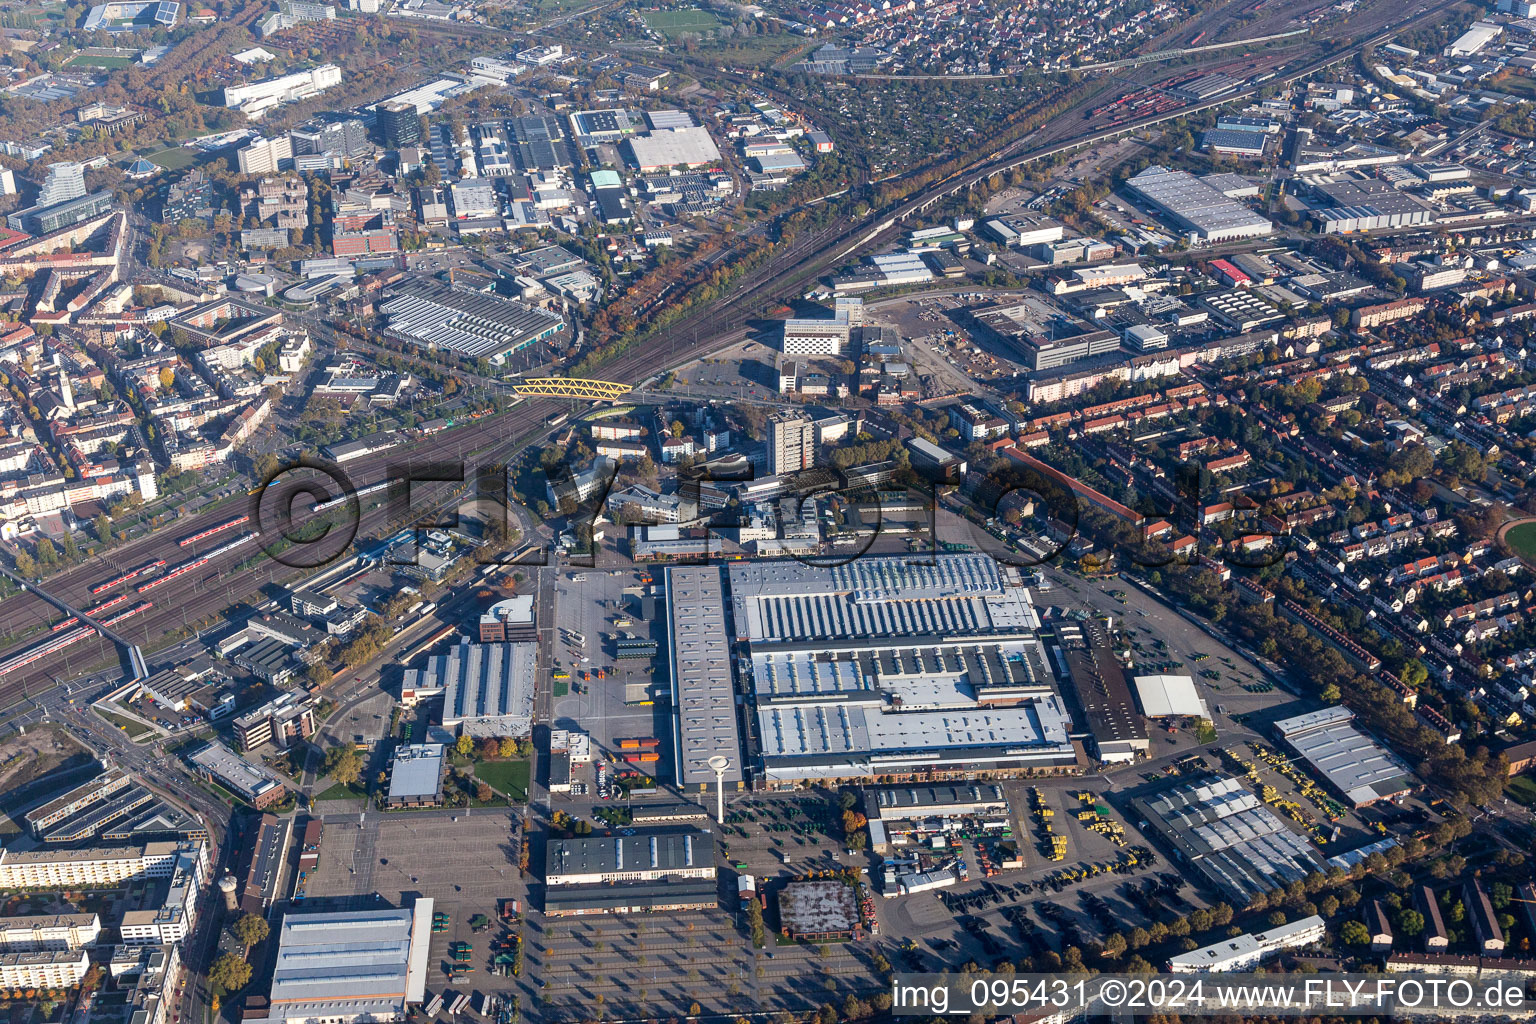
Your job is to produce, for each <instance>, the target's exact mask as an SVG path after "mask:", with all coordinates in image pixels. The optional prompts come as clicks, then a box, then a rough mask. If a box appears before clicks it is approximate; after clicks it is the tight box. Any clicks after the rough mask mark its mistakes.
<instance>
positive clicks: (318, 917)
mask: <svg viewBox="0 0 1536 1024" xmlns="http://www.w3.org/2000/svg"><path fill="white" fill-rule="evenodd" d="M432 907H433V902H432V900H431V899H428V898H426V897H418V898H417V900H416V902H415V903H414V904H413V905H412V906H411V907H410V908H409V909H398V910H367V911H340V912H335V913H318V914H293V913H290V914H289V915H288V916H287V917H285V918H283V924H282V927H281V928H280V929H279V930H278V933H277V944H278V945H277V961H276V963H275V965H274V967H273V971H272V989H271V994H270V996H269V997H268V1001H267V1002H268V1010H267V1017H266V1018H265V1020H264V1021H262V1020H261V1019H259V1018H258V1019H253V1017H252V1015H251V1011H250V1008H249V1007H247V1009H246V1017H245V1024H289V1022H295V1024H298V1022H314V1021H324V1022H325V1024H364V1022H368V1024H376V1022H382V1021H397V1020H404V1019H405V1018H406V1014H407V1007H408V1006H410V1005H415V1004H420V1003H421V1002H423V1001H424V1000H425V998H426V983H427V971H428V969H429V966H430V965H429V957H428V953H429V950H430V946H431V940H432Z"/></svg>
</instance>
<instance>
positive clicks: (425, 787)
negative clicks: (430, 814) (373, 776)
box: [388, 743, 445, 807]
mask: <svg viewBox="0 0 1536 1024" xmlns="http://www.w3.org/2000/svg"><path fill="white" fill-rule="evenodd" d="M444 749H445V748H444V747H443V745H442V744H441V743H414V744H405V745H403V746H400V747H396V748H395V754H394V756H393V757H392V758H390V762H389V795H388V804H389V806H390V807H435V806H437V805H438V804H440V803H442V802H443V752H444Z"/></svg>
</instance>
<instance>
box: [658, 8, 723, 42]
mask: <svg viewBox="0 0 1536 1024" xmlns="http://www.w3.org/2000/svg"><path fill="white" fill-rule="evenodd" d="M644 17H645V23H646V24H647V25H649V26H651V28H653V29H655V30H656V31H657V32H660V33H661V34H662V35H664V36H667V37H668V38H673V39H675V38H677V37H678V36H679V35H682V34H683V33H684V32H697V33H698V34H700V35H703V34H704V33H705V32H708V31H710V30H711V29H716V28H719V27H720V19H719V18H717V17H715V16H714V15H713V14H711V13H709V12H708V11H696V10H682V11H647V12H646V13H645V15H644Z"/></svg>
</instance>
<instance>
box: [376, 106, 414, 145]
mask: <svg viewBox="0 0 1536 1024" xmlns="http://www.w3.org/2000/svg"><path fill="white" fill-rule="evenodd" d="M378 113H379V121H378V126H379V138H380V139H382V140H383V142H384V145H385V146H387V147H389V148H390V149H400V148H401V147H403V146H419V145H421V141H422V134H421V115H420V114H418V113H417V112H416V106H415V105H414V104H411V103H385V104H382V105H380V107H379V110H378Z"/></svg>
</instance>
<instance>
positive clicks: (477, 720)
mask: <svg viewBox="0 0 1536 1024" xmlns="http://www.w3.org/2000/svg"><path fill="white" fill-rule="evenodd" d="M538 652H539V645H538V644H537V643H490V644H476V643H470V642H469V641H468V640H463V641H461V642H460V643H459V645H458V646H457V647H455V648H454V649H453V650H451V651H449V652H448V653H447V654H439V655H435V656H433V657H431V658H428V659H427V664H426V666H425V667H424V668H420V669H407V670H406V673H405V677H404V680H403V682H402V685H401V691H402V692H410V693H414V696H415V697H416V698H417V699H420V698H422V697H429V696H433V695H435V694H437V693H441V694H443V726H444V728H447V729H453V730H456V731H458V732H459V733H460V734H461V735H465V734H467V735H470V736H514V737H515V736H526V735H528V731H529V729H531V728H532V723H533V681H534V671H535V666H536V665H537V662H538Z"/></svg>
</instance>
